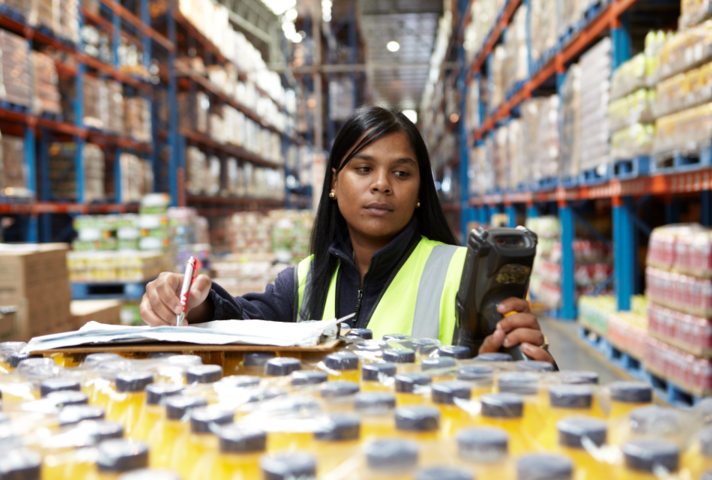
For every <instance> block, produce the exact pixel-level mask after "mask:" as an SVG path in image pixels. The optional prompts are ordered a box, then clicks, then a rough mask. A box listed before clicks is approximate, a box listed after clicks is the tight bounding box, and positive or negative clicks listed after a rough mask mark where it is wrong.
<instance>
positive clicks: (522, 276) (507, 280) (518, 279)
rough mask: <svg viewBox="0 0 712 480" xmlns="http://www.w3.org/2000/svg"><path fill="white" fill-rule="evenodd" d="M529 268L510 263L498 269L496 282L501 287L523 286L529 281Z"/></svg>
mask: <svg viewBox="0 0 712 480" xmlns="http://www.w3.org/2000/svg"><path fill="white" fill-rule="evenodd" d="M530 273H531V268H529V267H527V266H524V265H519V264H518V263H510V264H507V265H505V266H503V267H502V268H500V269H499V271H498V272H497V277H496V280H497V282H499V283H500V284H503V285H523V284H525V283H527V281H528V280H529V274H530Z"/></svg>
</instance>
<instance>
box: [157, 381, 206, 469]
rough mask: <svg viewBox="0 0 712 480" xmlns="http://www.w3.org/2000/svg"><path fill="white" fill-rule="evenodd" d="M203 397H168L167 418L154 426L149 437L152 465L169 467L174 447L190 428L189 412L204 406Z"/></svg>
mask: <svg viewBox="0 0 712 480" xmlns="http://www.w3.org/2000/svg"><path fill="white" fill-rule="evenodd" d="M206 405H207V401H206V400H205V398H203V397H188V396H185V395H174V396H170V397H168V398H167V399H166V418H165V421H163V422H162V423H159V424H158V425H159V426H160V429H158V428H154V430H153V431H152V432H151V434H150V435H149V437H148V443H149V445H150V446H151V467H152V468H168V467H170V464H171V459H172V453H173V448H174V446H175V444H176V442H177V441H178V439H179V438H181V437H182V436H183V434H184V433H185V432H186V431H187V429H188V419H187V418H186V417H187V414H188V413H190V411H191V410H192V409H194V408H199V407H204V406H206Z"/></svg>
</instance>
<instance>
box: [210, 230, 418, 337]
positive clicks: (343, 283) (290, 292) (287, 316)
mask: <svg viewBox="0 0 712 480" xmlns="http://www.w3.org/2000/svg"><path fill="white" fill-rule="evenodd" d="M419 241H420V229H419V228H418V221H417V220H416V218H415V217H413V218H412V220H411V221H410V223H408V225H406V227H405V228H404V229H403V231H401V233H399V234H398V235H397V236H396V238H394V239H393V241H391V243H389V244H388V245H387V246H385V247H384V248H382V249H381V250H378V251H377V252H376V253H375V254H374V255H373V258H372V260H371V263H370V264H369V268H368V271H367V272H366V275H365V276H364V279H363V286H361V274H360V273H359V271H358V268H357V267H356V264H355V262H354V261H353V248H352V246H351V240H350V239H349V240H347V241H346V243H344V244H339V243H338V242H335V243H334V244H332V245H331V247H329V255H334V256H336V257H337V258H338V259H339V260H341V267H340V268H339V273H338V275H337V281H336V286H337V290H336V316H337V318H341V317H344V316H346V315H349V314H351V313H354V312H355V311H356V305H357V303H358V296H359V290H362V291H363V295H362V300H361V306H360V308H359V312H358V316H357V317H356V318H354V319H353V320H352V321H350V322H349V323H350V326H351V327H358V328H366V327H367V325H368V321H369V320H370V318H371V315H372V314H373V311H374V310H375V307H376V304H377V302H378V299H379V298H380V297H381V293H382V292H385V290H386V289H387V288H388V286H389V285H390V283H391V281H392V280H393V277H394V276H395V274H396V273H397V272H398V270H400V267H401V266H402V265H403V263H405V261H406V260H407V259H408V257H409V256H410V253H411V252H412V251H413V250H414V249H415V246H416V245H417V244H418V242H419ZM294 270H295V267H290V268H285V269H284V270H283V271H282V272H280V274H279V276H278V277H277V280H276V281H275V282H274V285H272V284H269V285H267V288H266V289H265V292H264V293H250V294H247V295H245V296H242V297H233V296H232V295H230V294H229V293H227V292H226V291H225V289H223V288H222V287H221V286H220V285H218V284H216V283H213V287H212V289H211V291H210V295H209V297H208V298H209V299H210V301H212V304H213V306H214V314H213V319H214V320H247V319H256V320H273V321H280V322H292V321H294V319H295V318H296V311H297V300H298V299H297V298H296V295H295V279H296V278H295V277H296V275H295V271H294Z"/></svg>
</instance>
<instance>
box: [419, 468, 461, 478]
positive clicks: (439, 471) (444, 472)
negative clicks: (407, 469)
mask: <svg viewBox="0 0 712 480" xmlns="http://www.w3.org/2000/svg"><path fill="white" fill-rule="evenodd" d="M474 478H475V477H474V475H473V474H472V472H470V471H469V470H465V469H462V468H454V467H428V468H423V469H420V470H418V471H417V472H416V473H415V480H474Z"/></svg>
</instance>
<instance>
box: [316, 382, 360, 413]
mask: <svg viewBox="0 0 712 480" xmlns="http://www.w3.org/2000/svg"><path fill="white" fill-rule="evenodd" d="M359 391H361V387H360V386H359V384H358V383H356V382H341V381H339V382H327V383H325V384H324V386H323V387H321V389H320V390H319V394H320V395H321V398H322V399H324V401H325V402H326V408H327V409H328V410H329V411H331V412H337V411H344V412H345V411H351V410H353V397H354V395H356V394H357V393H359Z"/></svg>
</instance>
